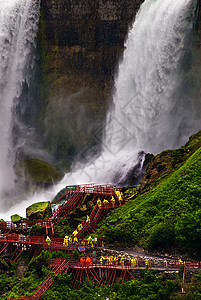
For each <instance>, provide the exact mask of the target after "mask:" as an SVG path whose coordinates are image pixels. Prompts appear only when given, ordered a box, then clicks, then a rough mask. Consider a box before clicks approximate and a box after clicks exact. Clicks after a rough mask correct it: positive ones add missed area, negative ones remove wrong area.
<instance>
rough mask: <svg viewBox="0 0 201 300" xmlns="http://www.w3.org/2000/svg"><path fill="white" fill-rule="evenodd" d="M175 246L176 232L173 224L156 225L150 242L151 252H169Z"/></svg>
mask: <svg viewBox="0 0 201 300" xmlns="http://www.w3.org/2000/svg"><path fill="white" fill-rule="evenodd" d="M174 245H175V230H174V226H173V225H171V224H159V225H156V226H155V227H154V228H153V230H152V232H151V234H150V236H149V240H148V247H149V249H150V250H169V249H171V248H172V247H173V246H174Z"/></svg>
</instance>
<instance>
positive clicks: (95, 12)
mask: <svg viewBox="0 0 201 300" xmlns="http://www.w3.org/2000/svg"><path fill="white" fill-rule="evenodd" d="M142 2H143V0H126V1H121V0H90V1H88V0H79V1H78V0H65V1H64V0H57V1H53V0H42V3H41V21H40V33H39V38H40V45H41V46H42V49H41V58H42V60H41V61H42V74H43V88H42V91H43V92H42V93H43V94H42V99H43V101H44V104H43V112H44V114H45V116H46V119H45V125H44V127H43V131H44V132H45V135H44V137H43V138H44V139H45V144H46V148H47V149H49V151H50V152H51V153H52V154H53V156H54V157H56V159H57V160H59V161H61V164H64V165H67V164H68V161H69V157H74V156H75V157H76V158H77V157H80V158H81V159H82V160H83V161H84V160H85V159H86V156H88V155H91V154H92V153H93V152H97V151H98V150H99V148H100V146H99V144H100V140H101V137H102V134H103V131H104V124H105V123H104V122H105V116H106V111H107V109H108V104H109V102H110V100H111V94H112V87H113V80H114V74H115V70H116V68H117V66H118V61H119V59H120V57H121V54H122V52H123V48H124V41H125V38H126V35H127V32H128V28H129V25H131V24H132V21H133V20H134V18H135V15H136V12H137V11H138V9H139V7H140V5H141V3H142ZM66 158H67V159H66Z"/></svg>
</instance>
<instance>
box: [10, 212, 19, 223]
mask: <svg viewBox="0 0 201 300" xmlns="http://www.w3.org/2000/svg"><path fill="white" fill-rule="evenodd" d="M21 220H22V217H20V216H19V215H18V214H15V215H12V216H11V221H12V222H20V221H21Z"/></svg>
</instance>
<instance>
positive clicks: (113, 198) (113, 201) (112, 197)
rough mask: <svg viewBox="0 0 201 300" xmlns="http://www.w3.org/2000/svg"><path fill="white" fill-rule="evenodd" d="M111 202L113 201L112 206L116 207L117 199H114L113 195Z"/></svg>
mask: <svg viewBox="0 0 201 300" xmlns="http://www.w3.org/2000/svg"><path fill="white" fill-rule="evenodd" d="M111 203H112V207H114V205H115V199H114V197H113V196H112V198H111Z"/></svg>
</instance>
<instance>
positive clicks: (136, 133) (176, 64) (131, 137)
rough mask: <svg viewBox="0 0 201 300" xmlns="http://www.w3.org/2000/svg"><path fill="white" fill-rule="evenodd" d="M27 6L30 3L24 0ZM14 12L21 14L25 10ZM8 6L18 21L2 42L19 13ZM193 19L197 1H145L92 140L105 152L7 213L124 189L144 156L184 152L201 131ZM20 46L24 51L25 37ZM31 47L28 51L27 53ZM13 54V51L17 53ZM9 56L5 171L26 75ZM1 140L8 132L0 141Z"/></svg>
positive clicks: (130, 32)
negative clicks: (90, 190) (80, 192)
mask: <svg viewBox="0 0 201 300" xmlns="http://www.w3.org/2000/svg"><path fill="white" fill-rule="evenodd" d="M10 2H11V3H15V2H17V1H10ZM19 2H20V3H22V7H25V5H23V2H24V1H22V0H20V1H19ZM25 2H26V1H25ZM6 3H9V1H7V2H6ZM26 3H30V1H28V0H27V2H26ZM6 6H8V8H9V9H10V10H11V8H12V10H11V11H12V14H10V12H9V13H8V15H7V13H6V12H7V11H8V9H6ZM16 6H17V7H18V10H19V8H20V11H21V9H22V8H21V6H19V5H16ZM3 7H5V12H4V15H5V18H6V17H7V18H8V16H9V15H13V19H12V18H11V20H10V21H9V22H8V21H6V22H5V21H4V22H3V23H2V24H1V25H0V28H1V31H2V34H1V36H3V35H4V31H6V28H7V27H8V26H7V25H6V24H7V22H8V24H9V26H11V25H12V24H13V23H12V20H14V19H16V18H17V15H18V14H16V16H15V9H16V7H14V5H9V4H3ZM26 7H27V6H26ZM3 11H4V10H3ZM22 11H23V9H22ZM195 16H196V1H195V0H174V1H172V0H145V1H144V3H143V4H142V5H141V8H140V10H139V12H138V14H137V16H136V19H135V21H134V23H133V25H132V27H131V28H130V30H129V32H128V37H127V40H126V42H125V50H124V53H123V57H122V60H121V62H120V64H119V70H118V73H117V75H116V79H115V87H114V94H113V103H112V105H111V108H110V111H109V113H108V117H107V121H106V124H105V126H103V127H102V128H100V130H99V131H98V132H97V133H96V135H95V136H94V139H96V140H98V141H100V140H101V141H102V154H101V155H100V157H98V158H96V159H94V160H93V161H91V160H90V159H88V157H86V156H85V155H86V152H87V151H85V150H84V148H83V150H82V152H81V153H80V156H81V157H83V161H86V160H87V161H88V163H86V164H85V165H83V164H82V163H75V165H74V168H73V171H72V172H71V173H70V174H66V176H65V178H64V179H63V180H62V182H61V183H60V184H58V185H57V186H55V187H54V188H53V189H51V190H49V191H47V192H46V193H44V194H40V195H36V196H35V198H32V199H29V202H28V203H27V202H25V203H20V205H18V207H15V210H12V211H9V212H8V215H11V214H12V213H13V212H14V211H15V213H16V212H19V213H20V214H21V215H22V207H23V206H24V207H27V206H28V204H30V203H33V202H36V201H46V200H51V199H52V198H53V197H54V196H55V194H56V193H57V192H58V191H59V190H60V189H62V188H63V187H64V186H65V185H71V184H84V183H98V184H105V183H112V184H123V183H124V182H126V180H127V177H128V174H130V173H132V175H133V176H135V177H136V178H138V177H139V176H140V174H141V171H142V167H143V162H144V158H145V153H148V152H149V153H153V154H156V153H159V152H160V151H162V150H164V149H167V148H176V147H179V146H181V145H182V144H184V143H185V142H186V141H187V139H188V137H189V136H190V135H191V134H193V133H195V132H196V131H197V130H199V129H200V119H201V114H200V113H199V111H200V106H201V102H200V94H201V93H200V86H201V85H200V78H201V77H200V76H199V75H200V73H199V72H200V71H199V69H200V59H198V64H197V63H196V57H195V56H194V48H193V42H192V40H191V37H192V35H193V32H194V30H193V24H194V20H195ZM8 19H9V18H8ZM1 20H2V19H1ZM20 22H22V19H21V18H20V19H19V21H18V23H20ZM30 26H33V25H30ZM14 27H15V26H14ZM33 27H34V26H33ZM11 28H12V26H11ZM24 28H25V27H24V26H21V29H22V32H21V34H18V35H19V36H21V38H22V36H24V39H25V40H26V34H25V35H23V34H24ZM3 29H4V30H3ZM13 30H14V29H13ZM9 31H10V30H9ZM14 36H15V35H14ZM12 37H13V35H11V36H9V35H8V33H7V35H6V37H5V39H6V41H5V42H4V47H5V48H6V47H8V48H9V47H11V45H10V44H11V42H10V39H11V38H12ZM19 41H20V43H21V44H22V45H24V43H23V42H22V41H21V39H19ZM31 41H33V39H31ZM0 45H2V41H1V43H0ZM13 47H14V46H13ZM16 48H19V46H18V47H15V49H16ZM11 49H12V47H11ZM28 49H29V48H28ZM28 49H26V51H28V52H29V50H28ZM11 52H13V53H15V52H16V51H14V49H12V50H11ZM5 53H7V58H6V57H5V63H4V66H5V67H4V69H5V70H7V72H8V70H10V69H11V67H9V68H8V66H9V65H12V64H13V67H12V69H13V71H12V73H8V75H7V74H6V72H5V71H4V72H3V73H4V74H6V76H7V77H8V78H9V80H11V82H10V81H9V82H10V85H9V86H10V87H12V88H10V91H12V92H11V94H12V95H11V96H9V99H7V98H8V93H7V92H6V90H5V88H4V86H5V84H6V81H4V80H3V79H1V89H2V90H3V91H4V95H5V97H2V96H1V99H4V98H6V99H4V103H7V104H6V113H4V114H5V119H6V120H7V123H8V124H7V125H6V128H4V130H7V132H9V134H8V133H6V134H5V137H6V138H4V141H1V144H2V142H4V143H5V145H6V146H5V154H4V158H3V159H2V157H1V158H0V159H1V165H3V164H4V162H5V161H6V160H7V158H8V154H9V150H10V140H8V137H10V136H11V134H10V130H11V128H12V122H11V119H12V107H13V100H14V99H15V100H16V98H18V97H19V95H20V90H21V89H20V88H19V86H18V85H20V84H19V83H20V82H21V80H22V78H24V77H23V76H22V73H23V72H22V70H23V69H24V67H22V66H21V65H20V66H21V67H20V68H19V66H18V65H17V62H18V60H20V58H22V57H23V56H22V55H20V53H18V54H19V55H18V59H17V60H16V59H13V58H12V56H10V55H9V58H8V53H9V52H5ZM13 57H14V56H13ZM199 58H200V56H199ZM1 59H2V60H3V59H4V58H1ZM10 59H11V61H10ZM24 64H26V62H25V60H24V61H23V64H22V65H24ZM0 65H2V63H1V64H0ZM19 69H20V72H19ZM9 74H10V76H9ZM11 74H12V76H11ZM18 80H19V81H18ZM1 102H2V100H1ZM8 103H9V109H8ZM0 113H2V111H1V112H0ZM4 114H3V116H4ZM3 116H2V117H3ZM2 131H3V129H2ZM2 136H3V134H1V137H0V138H1V139H2ZM86 147H87V146H86ZM86 147H85V148H86ZM92 152H93V149H92ZM87 153H88V152H87ZM5 167H7V163H6V166H5ZM1 169H2V167H1Z"/></svg>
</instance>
